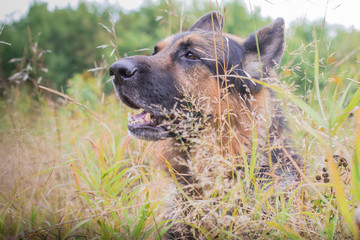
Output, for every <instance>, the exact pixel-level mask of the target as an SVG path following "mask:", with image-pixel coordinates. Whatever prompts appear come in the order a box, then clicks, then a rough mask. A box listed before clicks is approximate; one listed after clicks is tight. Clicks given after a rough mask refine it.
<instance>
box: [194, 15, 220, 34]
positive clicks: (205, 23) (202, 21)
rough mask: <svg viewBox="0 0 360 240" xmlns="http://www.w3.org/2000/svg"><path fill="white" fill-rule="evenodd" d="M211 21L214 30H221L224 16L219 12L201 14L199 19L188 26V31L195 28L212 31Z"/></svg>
mask: <svg viewBox="0 0 360 240" xmlns="http://www.w3.org/2000/svg"><path fill="white" fill-rule="evenodd" d="M213 23H214V29H215V31H222V29H223V27H224V18H223V16H222V15H221V14H220V13H219V12H209V13H207V14H205V15H203V16H202V17H201V18H199V20H197V21H196V23H194V25H192V26H191V27H190V31H194V30H196V29H199V30H203V31H212V30H213Z"/></svg>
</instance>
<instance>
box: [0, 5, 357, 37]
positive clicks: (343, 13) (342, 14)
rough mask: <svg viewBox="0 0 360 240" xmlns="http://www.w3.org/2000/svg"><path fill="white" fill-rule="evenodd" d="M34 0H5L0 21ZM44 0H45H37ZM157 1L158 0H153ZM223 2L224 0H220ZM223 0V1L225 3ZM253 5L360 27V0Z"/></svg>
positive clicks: (266, 11) (271, 12)
mask: <svg viewBox="0 0 360 240" xmlns="http://www.w3.org/2000/svg"><path fill="white" fill-rule="evenodd" d="M33 1H34V0H7V1H5V0H2V3H0V22H9V21H11V20H13V19H15V20H17V19H19V18H20V17H21V16H23V15H25V14H26V13H27V10H28V8H29V6H30V5H31V3H32V2H33ZM38 1H45V0H38ZM78 1H79V0H47V2H48V5H49V9H54V8H55V7H60V8H61V7H66V6H69V5H70V6H76V5H77V2H78ZM94 1H95V2H98V3H101V2H109V3H112V4H118V5H120V6H121V7H123V9H125V10H131V9H136V8H138V7H139V6H141V4H142V2H143V1H144V0H94ZM152 1H156V0H152ZM218 1H219V2H221V0H218ZM226 1H230V0H223V3H222V4H223V5H226ZM183 2H186V0H183ZM245 3H246V5H247V6H248V8H249V9H250V5H251V6H252V7H255V6H258V7H260V9H261V13H262V15H263V16H264V17H267V16H270V17H272V18H274V19H275V18H276V17H283V18H284V19H285V21H286V22H287V23H289V22H291V21H300V22H301V21H302V20H303V19H304V18H306V19H309V20H316V19H323V17H324V15H325V13H326V21H327V22H328V23H335V24H342V25H344V26H346V27H351V26H354V27H355V28H356V29H358V30H360V14H359V11H360V0H245Z"/></svg>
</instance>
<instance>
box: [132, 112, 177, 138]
mask: <svg viewBox="0 0 360 240" xmlns="http://www.w3.org/2000/svg"><path fill="white" fill-rule="evenodd" d="M128 121H129V124H128V131H129V132H130V134H131V135H133V136H134V137H137V138H140V139H144V140H152V141H156V140H162V139H165V138H168V137H170V134H169V132H168V131H167V130H166V124H165V123H164V122H165V118H164V117H154V116H152V115H151V114H150V113H148V112H146V110H143V111H142V112H141V113H139V114H135V115H131V114H130V115H129V116H128Z"/></svg>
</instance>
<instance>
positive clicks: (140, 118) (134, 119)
mask: <svg viewBox="0 0 360 240" xmlns="http://www.w3.org/2000/svg"><path fill="white" fill-rule="evenodd" d="M128 120H129V123H130V124H139V123H151V122H152V120H151V116H150V113H148V112H146V111H142V112H141V113H139V114H136V115H133V116H129V118H128Z"/></svg>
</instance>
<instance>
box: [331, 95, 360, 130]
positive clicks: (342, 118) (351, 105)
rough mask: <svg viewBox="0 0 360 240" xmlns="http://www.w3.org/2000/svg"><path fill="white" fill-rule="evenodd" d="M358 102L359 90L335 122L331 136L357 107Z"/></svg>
mask: <svg viewBox="0 0 360 240" xmlns="http://www.w3.org/2000/svg"><path fill="white" fill-rule="evenodd" d="M359 102H360V88H358V90H357V91H356V93H355V95H354V96H353V97H352V99H351V101H350V103H349V105H347V106H346V108H345V109H344V111H343V113H342V114H341V115H340V116H339V117H338V118H337V119H336V120H335V122H334V123H335V124H336V125H335V127H334V128H333V130H332V131H331V135H334V134H335V133H336V131H337V129H338V128H339V127H340V126H341V124H342V123H343V122H344V121H345V119H346V118H347V117H348V116H349V114H350V113H351V111H352V110H354V108H355V107H356V106H357V104H358V103H359Z"/></svg>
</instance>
